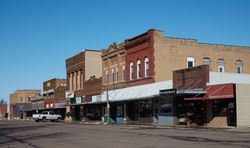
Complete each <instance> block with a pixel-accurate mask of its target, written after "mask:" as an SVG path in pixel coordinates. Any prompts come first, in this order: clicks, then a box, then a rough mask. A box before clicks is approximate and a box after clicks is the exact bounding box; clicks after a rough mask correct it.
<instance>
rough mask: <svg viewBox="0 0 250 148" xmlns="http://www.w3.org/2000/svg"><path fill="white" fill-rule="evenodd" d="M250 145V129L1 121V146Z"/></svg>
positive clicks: (151, 147) (204, 147) (225, 147)
mask: <svg viewBox="0 0 250 148" xmlns="http://www.w3.org/2000/svg"><path fill="white" fill-rule="evenodd" d="M59 147H60V148H78V147H79V148H156V147H157V148H158V147H159V148H167V147H169V148H172V147H176V148H182V147H183V148H184V147H185V148H188V147H190V148H207V147H209V148H211V147H213V148H217V147H220V148H236V147H244V148H250V132H232V131H225V130H210V129H185V128H167V129H166V128H150V127H144V126H143V127H142V126H126V125H119V126H118V125H109V126H107V125H80V124H65V123H50V122H48V123H36V122H33V121H0V148H59Z"/></svg>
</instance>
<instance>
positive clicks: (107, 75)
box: [105, 69, 109, 83]
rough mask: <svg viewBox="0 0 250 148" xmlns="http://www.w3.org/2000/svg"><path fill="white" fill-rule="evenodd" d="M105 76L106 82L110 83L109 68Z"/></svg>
mask: <svg viewBox="0 0 250 148" xmlns="http://www.w3.org/2000/svg"><path fill="white" fill-rule="evenodd" d="M105 78H106V83H108V82H109V70H108V69H106V71H105Z"/></svg>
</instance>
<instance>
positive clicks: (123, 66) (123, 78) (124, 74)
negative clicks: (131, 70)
mask: <svg viewBox="0 0 250 148" xmlns="http://www.w3.org/2000/svg"><path fill="white" fill-rule="evenodd" d="M125 72H126V71H125V64H123V65H122V80H123V81H124V80H125V76H126V73H125Z"/></svg>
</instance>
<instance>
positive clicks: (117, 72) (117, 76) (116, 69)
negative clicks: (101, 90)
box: [115, 66, 119, 82]
mask: <svg viewBox="0 0 250 148" xmlns="http://www.w3.org/2000/svg"><path fill="white" fill-rule="evenodd" d="M115 72H116V82H118V79H119V71H118V66H116V68H115Z"/></svg>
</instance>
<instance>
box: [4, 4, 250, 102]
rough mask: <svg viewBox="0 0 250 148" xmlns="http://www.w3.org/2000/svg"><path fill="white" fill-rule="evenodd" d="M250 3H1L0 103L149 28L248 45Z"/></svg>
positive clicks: (39, 87)
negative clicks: (74, 59)
mask: <svg viewBox="0 0 250 148" xmlns="http://www.w3.org/2000/svg"><path fill="white" fill-rule="evenodd" d="M249 16H250V1H249V0H189V1H187V0H147V1H146V0H137V1H135V0H127V1H125V0H120V1H119V0H88V1H87V0H81V1H80V0H79V1H77V0H40V1H39V0H0V51H1V53H0V63H1V67H0V72H1V73H0V98H4V99H5V100H6V101H8V100H9V94H10V93H13V92H14V91H15V90H16V89H42V82H43V81H46V80H48V79H51V78H55V77H58V78H65V73H66V70H65V59H66V58H68V57H70V56H73V55H74V54H76V53H78V52H80V51H81V50H83V49H103V48H106V47H108V45H109V44H110V43H112V42H120V41H123V40H124V39H127V38H130V37H133V36H135V35H137V34H140V33H143V32H145V31H147V30H148V29H150V28H155V29H159V30H163V31H164V32H165V36H173V37H181V38H194V39H197V40H198V41H200V42H207V43H218V44H231V45H242V46H250V29H249V26H250V17H249Z"/></svg>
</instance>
